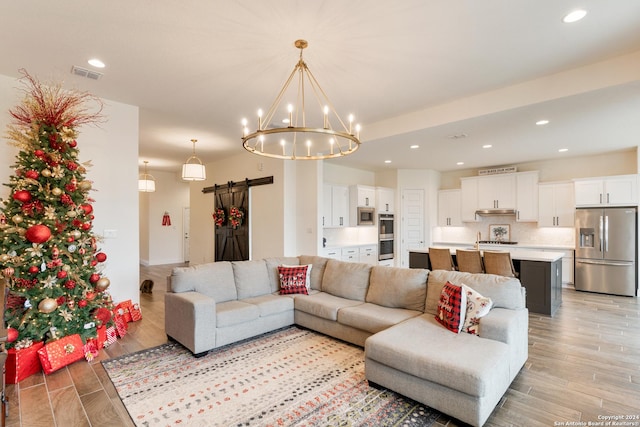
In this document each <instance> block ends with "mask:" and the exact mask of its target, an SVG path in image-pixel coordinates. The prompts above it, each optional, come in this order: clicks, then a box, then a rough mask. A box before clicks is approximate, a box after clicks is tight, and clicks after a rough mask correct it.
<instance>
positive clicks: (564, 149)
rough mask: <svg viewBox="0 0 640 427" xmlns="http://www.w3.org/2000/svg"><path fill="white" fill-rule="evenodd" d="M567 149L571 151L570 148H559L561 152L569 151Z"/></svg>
mask: <svg viewBox="0 0 640 427" xmlns="http://www.w3.org/2000/svg"><path fill="white" fill-rule="evenodd" d="M567 151H569V149H568V148H561V149H559V150H558V152H559V153H564V152H567Z"/></svg>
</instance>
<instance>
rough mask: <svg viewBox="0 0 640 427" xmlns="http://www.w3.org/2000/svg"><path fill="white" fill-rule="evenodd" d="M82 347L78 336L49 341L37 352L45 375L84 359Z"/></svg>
mask: <svg viewBox="0 0 640 427" xmlns="http://www.w3.org/2000/svg"><path fill="white" fill-rule="evenodd" d="M83 348H84V345H83V344H82V338H80V335H79V334H74V335H67V336H66V337H62V338H60V339H59V340H56V341H51V342H50V343H47V345H45V346H44V347H42V348H41V349H40V350H38V356H40V363H41V364H42V370H43V371H44V373H45V374H50V373H52V372H55V371H57V370H58V369H60V368H64V367H65V366H67V365H70V364H71V363H73V362H76V361H78V360H80V359H82V358H83V357H84V350H83Z"/></svg>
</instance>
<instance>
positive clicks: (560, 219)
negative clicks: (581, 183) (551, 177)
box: [538, 183, 575, 273]
mask: <svg viewBox="0 0 640 427" xmlns="http://www.w3.org/2000/svg"><path fill="white" fill-rule="evenodd" d="M538 194H539V199H538V202H539V203H538V206H539V209H538V226H539V227H573V226H574V212H575V206H574V201H573V184H571V183H544V184H540V185H539V186H538ZM563 273H564V271H563Z"/></svg>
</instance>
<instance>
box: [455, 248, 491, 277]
mask: <svg viewBox="0 0 640 427" xmlns="http://www.w3.org/2000/svg"><path fill="white" fill-rule="evenodd" d="M456 263H457V264H458V270H459V271H464V272H466V273H484V268H483V265H482V255H481V254H480V251H469V250H464V249H456Z"/></svg>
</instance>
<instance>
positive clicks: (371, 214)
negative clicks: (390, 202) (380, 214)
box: [358, 206, 376, 225]
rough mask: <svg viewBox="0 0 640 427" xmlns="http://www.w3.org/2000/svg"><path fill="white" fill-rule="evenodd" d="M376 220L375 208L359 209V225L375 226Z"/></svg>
mask: <svg viewBox="0 0 640 427" xmlns="http://www.w3.org/2000/svg"><path fill="white" fill-rule="evenodd" d="M375 218H376V210H375V208H367V207H362V206H360V207H358V225H374V224H375V222H376V221H375Z"/></svg>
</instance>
